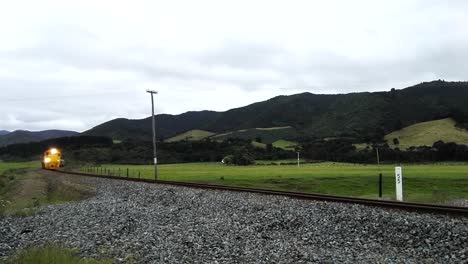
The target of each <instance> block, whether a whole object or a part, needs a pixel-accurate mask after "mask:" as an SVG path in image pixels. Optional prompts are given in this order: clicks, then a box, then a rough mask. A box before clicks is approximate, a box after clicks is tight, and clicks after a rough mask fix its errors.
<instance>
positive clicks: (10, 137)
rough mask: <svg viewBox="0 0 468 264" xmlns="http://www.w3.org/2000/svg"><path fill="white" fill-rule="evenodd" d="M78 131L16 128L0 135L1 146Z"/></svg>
mask: <svg viewBox="0 0 468 264" xmlns="http://www.w3.org/2000/svg"><path fill="white" fill-rule="evenodd" d="M77 134H78V132H75V131H68V130H44V131H27V130H16V131H13V132H9V133H5V134H3V135H0V146H6V145H9V144H15V143H28V142H35V141H41V140H46V139H51V138H59V137H68V136H73V135H77Z"/></svg>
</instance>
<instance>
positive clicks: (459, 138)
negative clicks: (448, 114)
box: [385, 118, 468, 149]
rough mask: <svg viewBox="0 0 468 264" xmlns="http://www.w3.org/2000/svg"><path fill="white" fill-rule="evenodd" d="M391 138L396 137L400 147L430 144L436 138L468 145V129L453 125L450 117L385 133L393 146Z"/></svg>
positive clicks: (453, 122) (436, 139)
mask: <svg viewBox="0 0 468 264" xmlns="http://www.w3.org/2000/svg"><path fill="white" fill-rule="evenodd" d="M393 138H398V140H399V141H400V144H399V146H398V147H399V148H401V149H406V148H408V147H410V146H432V144H433V143H434V142H436V141H438V140H443V141H444V142H455V143H459V144H465V145H468V131H467V130H463V129H460V128H457V127H455V121H454V120H453V119H451V118H445V119H440V120H434V121H429V122H422V123H418V124H414V125H411V126H408V127H405V128H403V129H401V130H398V131H394V132H392V133H390V134H388V135H386V136H385V139H386V140H387V142H388V144H389V145H390V146H392V147H395V145H394V144H393Z"/></svg>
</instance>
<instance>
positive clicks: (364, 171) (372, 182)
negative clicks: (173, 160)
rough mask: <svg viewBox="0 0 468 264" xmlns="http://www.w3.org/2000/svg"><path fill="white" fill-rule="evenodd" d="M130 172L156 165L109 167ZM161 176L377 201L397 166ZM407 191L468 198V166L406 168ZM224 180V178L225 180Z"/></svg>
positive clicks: (189, 168)
mask: <svg viewBox="0 0 468 264" xmlns="http://www.w3.org/2000/svg"><path fill="white" fill-rule="evenodd" d="M106 166H107V167H110V168H118V167H120V168H122V169H123V168H127V167H128V168H130V171H131V172H132V173H133V174H132V173H131V174H132V175H137V174H135V173H136V172H137V171H140V172H141V175H142V177H147V178H152V171H153V167H152V166H137V165H134V166H132V165H106ZM158 168H159V175H160V178H161V179H163V180H182V181H196V182H211V183H217V184H228V185H238V186H251V187H262V188H272V189H284V190H299V191H305V192H318V193H329V194H338V195H350V196H358V197H376V195H377V191H378V190H377V183H378V182H377V181H378V177H377V175H378V173H379V171H382V173H383V175H384V180H383V181H384V196H385V197H387V198H393V197H394V195H395V190H394V189H395V180H394V166H392V165H382V166H381V167H380V169H379V167H377V166H376V165H359V164H346V163H330V162H325V163H316V164H304V165H302V166H301V167H300V168H297V167H296V166H288V165H284V166H283V165H281V166H278V165H259V166H246V167H241V166H239V167H237V166H224V165H221V164H218V163H189V164H173V165H161V166H159V167H158ZM403 175H404V183H405V185H404V192H405V197H406V199H407V200H410V201H422V202H442V201H445V200H451V199H457V198H461V197H465V198H466V197H468V164H460V163H458V164H438V165H404V166H403ZM222 178H223V179H222Z"/></svg>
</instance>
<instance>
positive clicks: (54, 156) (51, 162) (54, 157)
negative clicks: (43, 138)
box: [42, 148, 62, 170]
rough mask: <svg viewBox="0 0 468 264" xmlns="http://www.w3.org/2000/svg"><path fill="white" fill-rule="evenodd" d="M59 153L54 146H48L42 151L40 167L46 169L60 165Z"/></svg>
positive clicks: (52, 168) (53, 168)
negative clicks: (48, 147)
mask: <svg viewBox="0 0 468 264" xmlns="http://www.w3.org/2000/svg"><path fill="white" fill-rule="evenodd" d="M61 156H62V155H61V153H60V151H59V150H58V149H56V148H50V149H48V150H47V151H46V152H44V156H43V158H42V168H44V169H48V170H56V169H58V168H59V167H60V162H61Z"/></svg>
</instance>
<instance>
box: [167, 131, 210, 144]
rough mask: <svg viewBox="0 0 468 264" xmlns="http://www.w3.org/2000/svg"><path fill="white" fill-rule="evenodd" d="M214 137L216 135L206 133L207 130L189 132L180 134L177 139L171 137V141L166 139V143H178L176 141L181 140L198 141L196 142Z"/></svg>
mask: <svg viewBox="0 0 468 264" xmlns="http://www.w3.org/2000/svg"><path fill="white" fill-rule="evenodd" d="M212 135H215V133H212V132H209V131H205V130H198V129H194V130H189V131H187V132H184V133H182V134H179V135H177V136H175V137H171V138H169V139H166V140H165V141H166V142H176V141H181V140H189V141H196V140H202V139H205V138H207V137H210V136H212Z"/></svg>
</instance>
